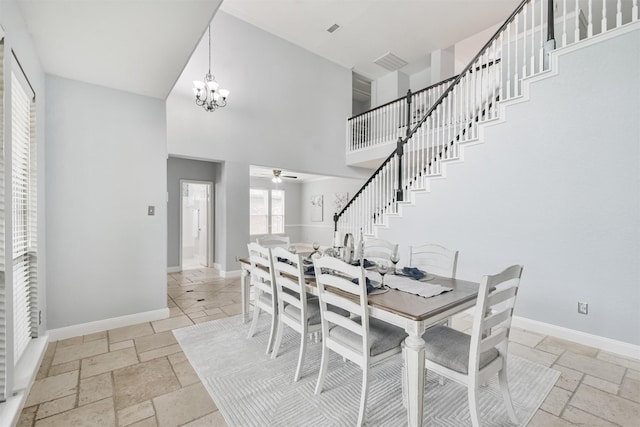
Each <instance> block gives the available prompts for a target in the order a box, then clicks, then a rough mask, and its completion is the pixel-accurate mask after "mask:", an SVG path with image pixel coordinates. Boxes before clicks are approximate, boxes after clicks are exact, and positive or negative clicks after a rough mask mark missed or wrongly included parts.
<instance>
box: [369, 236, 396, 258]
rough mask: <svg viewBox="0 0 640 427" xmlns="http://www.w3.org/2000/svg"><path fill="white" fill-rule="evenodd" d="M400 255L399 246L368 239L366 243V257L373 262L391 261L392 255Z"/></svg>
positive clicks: (380, 240) (385, 241)
mask: <svg viewBox="0 0 640 427" xmlns="http://www.w3.org/2000/svg"><path fill="white" fill-rule="evenodd" d="M397 253H398V245H397V244H396V243H391V242H389V241H387V240H383V239H367V240H365V241H364V257H365V258H366V259H368V260H372V261H380V260H383V261H387V262H389V261H390V260H391V255H393V254H397Z"/></svg>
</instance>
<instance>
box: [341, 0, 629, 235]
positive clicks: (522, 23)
mask: <svg viewBox="0 0 640 427" xmlns="http://www.w3.org/2000/svg"><path fill="white" fill-rule="evenodd" d="M614 2H615V10H612V8H611V7H609V9H607V7H608V4H607V3H608V2H607V0H557V4H556V6H557V9H556V10H554V5H553V1H552V0H524V1H522V2H521V3H520V5H518V7H517V8H516V10H515V11H514V12H513V13H512V14H511V15H510V16H509V18H507V20H506V21H505V22H504V24H503V25H502V26H501V27H500V28H499V29H498V31H496V33H495V34H494V35H493V36H492V37H491V38H490V39H489V41H488V42H487V43H486V44H485V46H484V47H483V48H482V49H481V50H480V51H479V52H478V53H477V54H476V56H475V57H474V58H473V59H472V60H471V62H470V63H469V64H468V65H467V66H466V67H465V68H464V70H463V71H462V72H461V73H460V74H459V75H458V76H457V77H455V78H454V79H453V80H452V81H451V82H450V83H449V84H448V85H446V88H445V89H444V90H443V91H442V92H441V95H440V96H439V97H438V98H437V99H436V100H435V101H433V102H431V103H430V106H429V107H428V109H427V111H426V112H425V113H424V114H423V115H422V117H421V118H420V119H419V120H418V121H417V122H416V121H415V120H413V117H412V110H411V109H410V107H409V109H408V110H406V111H408V112H409V114H408V115H406V116H405V117H407V118H406V119H405V122H404V123H408V124H409V127H408V132H406V136H403V133H402V132H401V131H397V130H396V129H393V130H391V131H389V132H390V133H391V134H392V135H393V134H394V133H395V138H396V139H397V144H396V149H395V150H394V151H393V152H392V153H391V154H390V155H389V156H388V157H387V158H386V159H385V160H384V162H382V164H381V165H380V167H379V168H378V169H377V170H376V171H375V172H374V173H373V174H372V176H371V177H370V178H369V179H368V180H367V182H366V183H365V184H364V185H363V186H362V188H360V190H359V191H358V192H357V193H356V194H355V195H354V197H353V198H352V199H351V200H350V201H349V202H348V203H347V205H346V206H345V207H344V208H343V209H342V210H341V211H340V212H339V213H337V214H335V215H334V222H335V229H336V230H340V231H342V232H350V233H353V234H354V235H359V231H360V230H362V231H363V232H364V233H365V234H373V233H374V232H373V227H374V226H375V225H376V224H382V223H383V220H384V214H392V213H396V212H397V209H398V202H401V201H403V200H404V199H405V197H406V193H407V191H408V190H414V189H424V188H426V187H427V179H429V177H432V176H436V175H439V174H441V172H442V163H443V162H444V161H447V160H450V159H455V158H458V157H459V152H460V151H459V147H460V144H461V143H463V142H466V141H470V140H476V139H477V137H478V129H479V127H478V126H479V124H480V123H482V122H484V121H486V120H490V119H495V118H498V115H499V113H500V110H499V109H498V102H499V101H504V100H508V99H512V98H516V97H518V96H521V95H522V93H523V79H525V78H529V77H531V76H534V75H537V74H540V73H542V72H543V71H545V70H547V69H548V68H549V53H550V52H551V51H552V50H554V49H555V47H556V40H555V34H556V32H557V33H558V34H559V37H558V39H559V41H558V44H559V47H565V46H568V45H571V44H573V43H577V42H579V41H581V40H585V39H589V38H591V37H593V36H595V35H597V34H601V33H604V32H607V31H611V30H612V29H614V28H617V27H621V26H624V25H627V24H629V23H633V22H635V21H638V0H632V1H626V2H623V1H622V0H617V1H616V0H611V3H610V4H613V3H614ZM554 12H556V13H557V16H558V19H555V16H554ZM556 30H557V31H556ZM438 90H440V89H438ZM396 102H397V101H396ZM387 106H388V105H387ZM387 106H385V107H387ZM395 108H400V107H395ZM392 111H394V110H392ZM393 114H396V115H398V114H399V113H398V112H395V111H394V113H393ZM361 116H362V117H366V113H365V115H361ZM358 117H359V116H358ZM399 120H402V119H401V117H399ZM362 121H364V120H362ZM362 121H361V122H362ZM398 123H402V122H398ZM386 126H387V127H390V125H388V124H387V125H386ZM405 126H406V125H405ZM400 127H401V126H400ZM368 132H370V133H371V131H370V130H369V131H368ZM380 133H382V134H383V135H384V133H383V132H380ZM372 135H376V132H375V131H374V132H373V134H372ZM355 140H356V141H362V140H364V139H360V140H358V139H357V138H356V139H355ZM369 140H372V141H375V139H369ZM369 140H367V141H369ZM360 144H362V143H360ZM356 147H359V146H358V145H356ZM358 149H359V148H358ZM356 233H358V234H356Z"/></svg>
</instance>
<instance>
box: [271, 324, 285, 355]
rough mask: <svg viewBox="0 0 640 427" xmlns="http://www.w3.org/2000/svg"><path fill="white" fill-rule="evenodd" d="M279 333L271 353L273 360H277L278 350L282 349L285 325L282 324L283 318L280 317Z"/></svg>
mask: <svg viewBox="0 0 640 427" xmlns="http://www.w3.org/2000/svg"><path fill="white" fill-rule="evenodd" d="M276 329H277V332H276V340H275V343H274V344H273V351H272V352H271V358H272V359H275V358H276V357H278V350H279V349H280V343H281V342H282V330H283V329H284V325H283V324H282V318H281V317H280V316H278V322H277V327H276Z"/></svg>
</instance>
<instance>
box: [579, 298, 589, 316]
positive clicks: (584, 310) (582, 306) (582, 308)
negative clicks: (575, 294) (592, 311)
mask: <svg viewBox="0 0 640 427" xmlns="http://www.w3.org/2000/svg"><path fill="white" fill-rule="evenodd" d="M578 313H580V314H589V304H587V303H586V302H579V301H578Z"/></svg>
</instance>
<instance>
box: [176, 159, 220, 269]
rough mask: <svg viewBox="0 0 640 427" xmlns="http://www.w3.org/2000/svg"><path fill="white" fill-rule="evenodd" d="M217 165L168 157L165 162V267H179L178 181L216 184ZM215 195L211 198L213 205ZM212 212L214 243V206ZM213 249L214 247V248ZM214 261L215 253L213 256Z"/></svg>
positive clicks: (214, 237)
mask: <svg viewBox="0 0 640 427" xmlns="http://www.w3.org/2000/svg"><path fill="white" fill-rule="evenodd" d="M217 168H218V164H217V163H214V162H203V161H200V160H191V159H180V158H177V157H169V159H168V160H167V192H168V194H169V201H168V203H167V266H168V267H178V266H179V265H180V180H181V179H191V180H194V181H209V182H212V183H214V190H215V182H216V173H217ZM214 201H215V194H214V195H213V197H212V198H211V204H212V205H214V203H213V202H214ZM212 209H214V210H213V211H212V212H213V217H214V221H213V227H214V230H213V239H214V241H215V239H216V234H215V206H212ZM214 249H215V247H214ZM212 258H213V259H215V251H214V254H213V257H212Z"/></svg>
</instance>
